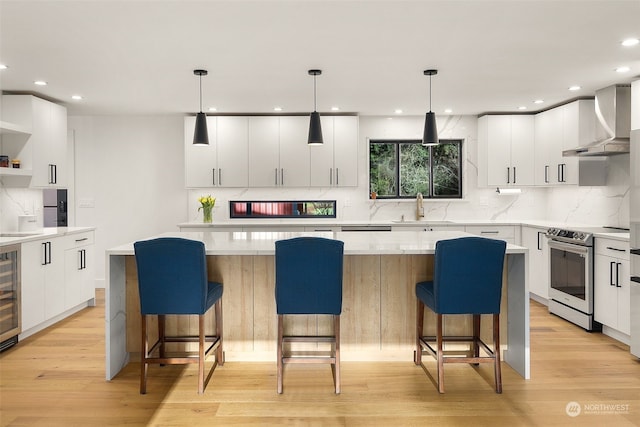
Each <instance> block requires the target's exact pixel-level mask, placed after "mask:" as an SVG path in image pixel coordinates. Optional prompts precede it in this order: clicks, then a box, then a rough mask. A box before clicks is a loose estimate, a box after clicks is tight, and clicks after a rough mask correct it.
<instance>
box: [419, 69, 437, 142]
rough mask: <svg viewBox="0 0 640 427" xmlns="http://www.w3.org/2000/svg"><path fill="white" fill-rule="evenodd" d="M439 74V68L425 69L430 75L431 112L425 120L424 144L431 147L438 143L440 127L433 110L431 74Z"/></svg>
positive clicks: (425, 73) (426, 73) (425, 72)
mask: <svg viewBox="0 0 640 427" xmlns="http://www.w3.org/2000/svg"><path fill="white" fill-rule="evenodd" d="M436 74H438V70H424V75H425V76H429V112H428V113H427V114H426V116H425V120H424V135H423V137H422V145H424V146H425V147H430V146H434V145H438V128H437V126H436V115H435V113H434V112H433V111H431V76H435V75H436Z"/></svg>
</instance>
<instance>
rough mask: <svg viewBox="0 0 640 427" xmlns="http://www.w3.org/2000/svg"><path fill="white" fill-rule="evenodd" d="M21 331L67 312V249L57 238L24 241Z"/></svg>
mask: <svg viewBox="0 0 640 427" xmlns="http://www.w3.org/2000/svg"><path fill="white" fill-rule="evenodd" d="M21 265H22V270H21V274H22V293H21V304H22V306H21V307H22V308H21V310H22V330H23V331H27V330H29V329H30V328H32V327H34V326H37V325H38V324H40V323H42V322H44V321H46V320H48V319H50V318H52V317H54V316H56V315H58V314H60V313H62V312H63V311H64V249H63V246H62V245H61V244H60V241H59V240H58V239H57V238H50V239H46V240H36V241H32V242H26V243H23V244H22V248H21Z"/></svg>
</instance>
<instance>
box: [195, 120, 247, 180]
mask: <svg viewBox="0 0 640 427" xmlns="http://www.w3.org/2000/svg"><path fill="white" fill-rule="evenodd" d="M195 122H196V118H195V117H185V120H184V144H185V185H186V187H188V188H198V187H247V185H248V183H249V175H248V169H247V167H248V165H247V163H248V162H247V155H248V148H249V120H248V118H247V117H238V116H217V117H207V131H208V133H209V145H193V132H194V129H195Z"/></svg>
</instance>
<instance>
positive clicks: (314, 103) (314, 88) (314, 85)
mask: <svg viewBox="0 0 640 427" xmlns="http://www.w3.org/2000/svg"><path fill="white" fill-rule="evenodd" d="M316 107H317V101H316V75H315V74H314V75H313V111H314V112H315V111H316Z"/></svg>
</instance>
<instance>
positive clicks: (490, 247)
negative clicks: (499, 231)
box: [432, 237, 507, 314]
mask: <svg viewBox="0 0 640 427" xmlns="http://www.w3.org/2000/svg"><path fill="white" fill-rule="evenodd" d="M506 246H507V244H506V242H504V241H502V240H494V239H486V238H482V237H463V238H459V239H449V240H441V241H439V242H437V243H436V254H435V271H434V275H435V276H434V281H433V282H434V283H433V290H434V301H435V307H432V308H433V309H434V311H435V312H436V313H441V314H461V313H474V314H489V313H493V314H497V313H500V297H501V295H502V270H503V266H504V256H505V250H506Z"/></svg>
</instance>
